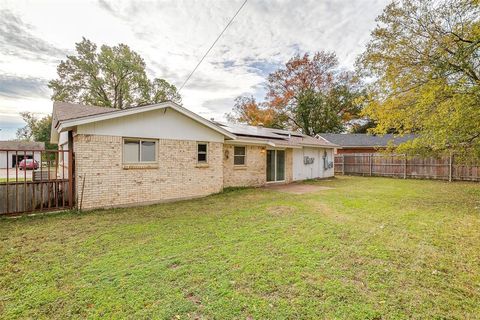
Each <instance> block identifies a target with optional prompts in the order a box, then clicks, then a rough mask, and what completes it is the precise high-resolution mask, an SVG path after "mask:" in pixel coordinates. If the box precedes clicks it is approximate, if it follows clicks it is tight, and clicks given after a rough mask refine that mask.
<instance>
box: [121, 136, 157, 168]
mask: <svg viewBox="0 0 480 320" xmlns="http://www.w3.org/2000/svg"><path fill="white" fill-rule="evenodd" d="M156 161H157V141H155V140H143V139H123V162H124V163H141V162H150V163H151V162H156Z"/></svg>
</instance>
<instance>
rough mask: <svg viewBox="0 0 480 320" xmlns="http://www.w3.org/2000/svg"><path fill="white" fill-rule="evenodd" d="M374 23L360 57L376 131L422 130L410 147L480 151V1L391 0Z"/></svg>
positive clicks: (367, 112)
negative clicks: (374, 25) (368, 84)
mask: <svg viewBox="0 0 480 320" xmlns="http://www.w3.org/2000/svg"><path fill="white" fill-rule="evenodd" d="M377 22H378V25H377V27H376V28H375V29H374V31H373V33H372V40H371V41H370V43H369V44H368V46H367V49H366V51H365V53H363V54H362V55H361V57H360V58H359V60H358V62H357V66H358V69H359V71H360V72H363V74H364V76H366V77H370V78H371V79H373V82H372V83H371V85H370V86H369V90H368V91H369V99H368V104H367V107H366V108H365V115H366V116H367V117H369V118H370V119H372V120H373V121H375V122H376V123H377V126H376V127H375V128H374V129H373V131H374V132H376V133H385V132H387V131H388V130H391V129H394V130H395V131H398V132H400V133H411V132H416V133H419V138H418V139H415V140H413V141H412V142H408V143H406V144H404V145H402V146H401V147H400V149H401V151H405V152H411V153H418V152H421V153H433V154H442V153H445V152H451V151H454V152H456V153H460V154H469V155H470V156H471V155H476V156H480V7H479V1H477V0H456V1H446V0H442V1H435V0H403V1H394V2H392V3H391V4H390V5H388V6H387V7H386V8H385V10H384V11H383V13H382V14H381V15H380V16H379V17H378V18H377Z"/></svg>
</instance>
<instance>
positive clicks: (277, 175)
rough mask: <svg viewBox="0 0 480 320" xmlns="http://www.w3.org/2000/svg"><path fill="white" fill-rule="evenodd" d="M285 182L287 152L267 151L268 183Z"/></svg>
mask: <svg viewBox="0 0 480 320" xmlns="http://www.w3.org/2000/svg"><path fill="white" fill-rule="evenodd" d="M283 180H285V150H267V182H272V181H283Z"/></svg>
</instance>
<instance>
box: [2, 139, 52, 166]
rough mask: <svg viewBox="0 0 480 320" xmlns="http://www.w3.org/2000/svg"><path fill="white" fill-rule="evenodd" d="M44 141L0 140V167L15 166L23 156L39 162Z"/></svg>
mask: <svg viewBox="0 0 480 320" xmlns="http://www.w3.org/2000/svg"><path fill="white" fill-rule="evenodd" d="M44 150H45V143H44V142H34V141H0V169H6V168H15V166H16V165H17V163H20V161H22V160H23V159H24V158H26V159H35V160H37V161H38V162H40V159H41V151H44Z"/></svg>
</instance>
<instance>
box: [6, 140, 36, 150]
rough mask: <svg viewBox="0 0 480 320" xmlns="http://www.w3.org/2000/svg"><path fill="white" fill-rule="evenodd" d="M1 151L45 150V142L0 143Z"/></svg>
mask: <svg viewBox="0 0 480 320" xmlns="http://www.w3.org/2000/svg"><path fill="white" fill-rule="evenodd" d="M0 150H26V151H31V150H34V151H37V150H45V142H33V141H0Z"/></svg>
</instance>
